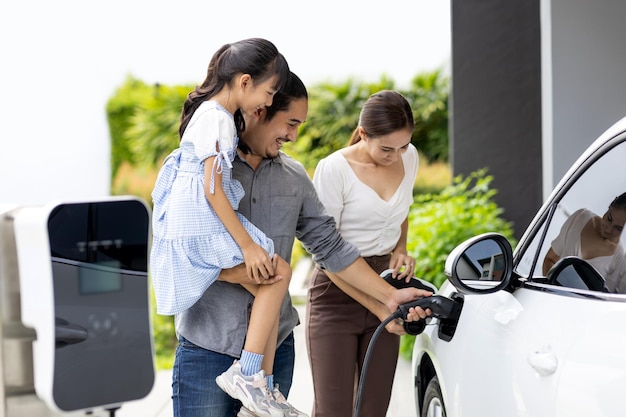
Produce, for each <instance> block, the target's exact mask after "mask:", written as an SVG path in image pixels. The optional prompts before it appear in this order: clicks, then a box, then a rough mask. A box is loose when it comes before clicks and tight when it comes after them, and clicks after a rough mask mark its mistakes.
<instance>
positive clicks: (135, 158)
mask: <svg viewBox="0 0 626 417" xmlns="http://www.w3.org/2000/svg"><path fill="white" fill-rule="evenodd" d="M191 89H192V87H189V86H174V87H168V86H163V85H159V84H156V85H148V84H145V83H144V82H142V81H139V80H136V79H134V78H132V77H128V78H127V79H126V80H125V82H124V83H123V84H122V85H121V86H120V87H119V88H118V89H117V91H116V92H115V94H114V95H113V96H112V97H111V98H110V99H109V101H108V103H107V107H106V111H107V120H108V124H109V132H110V135H111V171H112V176H113V178H115V176H116V174H117V172H118V169H119V167H120V166H121V164H122V163H123V162H128V163H130V164H131V165H133V166H135V165H145V164H148V165H149V166H150V165H152V166H154V165H156V164H158V163H159V161H160V159H162V158H163V156H165V155H167V154H168V153H169V152H171V151H172V150H173V149H175V148H176V147H177V146H178V143H179V141H178V125H179V118H180V112H181V110H182V106H183V103H184V101H185V98H186V96H187V93H188V92H189V91H191Z"/></svg>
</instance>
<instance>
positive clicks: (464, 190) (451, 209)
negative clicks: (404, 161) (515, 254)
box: [400, 169, 515, 358]
mask: <svg viewBox="0 0 626 417" xmlns="http://www.w3.org/2000/svg"><path fill="white" fill-rule="evenodd" d="M492 180H493V177H492V176H490V175H487V171H486V169H481V170H478V171H476V172H473V173H472V174H470V175H468V176H467V177H465V178H463V177H461V176H457V177H455V178H454V179H453V183H452V185H450V186H448V187H446V188H445V189H444V190H443V191H442V192H441V193H439V194H424V195H418V196H416V198H415V203H414V205H413V206H412V208H411V211H410V213H409V231H410V236H409V241H408V243H407V250H408V252H409V254H410V255H411V256H413V257H414V258H415V259H416V266H415V276H417V277H420V278H423V279H425V280H427V281H429V282H432V283H433V284H435V285H436V286H437V287H438V288H439V287H441V284H442V283H443V282H444V280H445V279H446V277H445V275H444V272H443V269H444V265H445V261H446V258H447V256H448V254H449V253H450V252H451V251H452V250H453V249H454V248H455V247H456V246H457V245H459V244H460V243H462V242H464V241H465V240H467V239H469V238H471V237H473V236H476V235H478V234H481V233H486V232H498V233H501V234H503V235H504V236H505V237H507V238H508V239H509V241H510V242H511V244H512V245H513V246H515V238H514V235H513V225H512V224H511V223H510V222H508V221H506V220H504V219H503V218H502V214H503V210H502V208H500V207H499V206H498V205H497V204H496V203H495V202H494V197H495V195H496V193H497V191H496V190H494V189H491V188H489V185H490V184H491V182H492ZM414 341H415V337H414V336H410V335H409V336H403V338H402V343H401V347H400V350H401V354H402V356H404V357H408V358H410V356H411V352H412V349H413V342H414Z"/></svg>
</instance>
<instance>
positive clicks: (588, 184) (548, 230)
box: [515, 135, 626, 293]
mask: <svg viewBox="0 0 626 417" xmlns="http://www.w3.org/2000/svg"><path fill="white" fill-rule="evenodd" d="M624 136H626V135H624ZM622 139H624V138H622ZM624 161H626V142H622V143H620V144H619V145H617V146H615V147H614V148H612V149H610V150H609V151H607V152H606V153H604V155H602V156H601V157H600V158H599V159H597V160H596V161H595V162H594V163H593V164H592V165H591V166H590V167H589V168H588V169H587V170H586V171H585V172H584V173H583V174H582V175H580V177H579V178H578V179H577V180H576V181H575V182H574V183H569V184H567V185H566V186H568V187H569V189H567V190H564V191H566V192H565V193H564V194H562V198H560V199H559V200H555V201H554V203H553V205H552V206H551V207H550V208H551V209H553V211H554V214H553V216H552V218H550V216H544V219H543V224H542V225H541V227H540V228H537V229H536V232H535V234H534V236H531V237H529V238H531V239H532V240H531V243H530V244H529V245H528V246H526V248H525V250H524V253H522V254H520V255H521V256H519V257H518V259H519V262H518V263H517V265H516V266H515V272H516V273H517V274H518V275H520V276H522V277H529V278H530V279H531V281H536V282H546V276H548V275H549V271H550V268H551V267H553V266H554V264H555V263H556V262H558V260H560V259H562V258H564V257H567V256H576V257H580V258H582V259H585V260H586V261H587V262H589V263H590V264H591V265H592V266H593V267H594V268H596V269H597V270H598V272H599V273H600V274H601V275H602V276H603V278H604V279H605V281H606V282H607V285H608V286H609V291H610V292H619V293H626V278H624V277H626V259H625V255H624V249H623V248H624V247H625V244H626V234H625V233H621V230H622V228H623V226H624V221H626V175H624ZM554 205H556V206H554ZM544 234H545V237H544ZM622 278H624V282H623V283H621V280H622Z"/></svg>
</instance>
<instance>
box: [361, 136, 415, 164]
mask: <svg viewBox="0 0 626 417" xmlns="http://www.w3.org/2000/svg"><path fill="white" fill-rule="evenodd" d="M411 133H412V132H411V130H409V129H403V130H397V131H395V132H392V133H389V134H387V135H383V136H377V137H375V138H371V137H369V136H368V135H367V132H365V131H364V130H362V131H361V140H362V141H363V143H364V144H365V146H366V148H367V152H368V154H369V156H370V158H372V160H373V161H374V163H375V164H377V165H383V166H389V165H391V164H393V163H394V162H396V161H397V160H398V159H400V158H401V157H402V154H403V153H405V152H406V150H407V149H408V148H409V144H410V143H411Z"/></svg>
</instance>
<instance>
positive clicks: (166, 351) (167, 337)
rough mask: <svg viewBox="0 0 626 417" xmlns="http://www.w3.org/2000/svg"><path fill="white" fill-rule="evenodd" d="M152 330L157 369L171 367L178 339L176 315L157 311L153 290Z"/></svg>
mask: <svg viewBox="0 0 626 417" xmlns="http://www.w3.org/2000/svg"><path fill="white" fill-rule="evenodd" d="M151 297H152V308H151V312H150V315H151V317H152V332H153V336H154V351H155V353H156V367H157V369H171V368H172V367H173V366H174V352H175V349H176V345H177V344H178V341H177V340H176V331H175V329H174V316H162V315H160V314H157V313H156V307H155V306H156V301H155V299H154V293H153V292H151Z"/></svg>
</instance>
